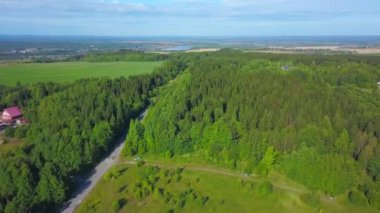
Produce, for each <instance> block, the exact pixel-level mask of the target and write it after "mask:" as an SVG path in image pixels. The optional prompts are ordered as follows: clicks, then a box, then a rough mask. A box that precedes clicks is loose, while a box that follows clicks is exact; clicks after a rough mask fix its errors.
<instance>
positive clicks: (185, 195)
mask: <svg viewBox="0 0 380 213" xmlns="http://www.w3.org/2000/svg"><path fill="white" fill-rule="evenodd" d="M153 166H154V167H156V169H152V168H153ZM208 169H210V171H207V170H208ZM154 170H155V171H154ZM218 171H220V172H221V173H218ZM223 171H225V174H223ZM238 176H241V175H239V174H238V173H235V174H234V173H229V172H228V171H226V170H212V169H211V168H210V167H208V168H207V167H205V168H203V167H185V168H184V169H183V171H180V170H179V169H176V167H175V166H173V164H156V165H152V164H150V165H148V164H147V165H145V166H142V167H137V166H136V165H122V164H119V165H117V166H116V167H114V168H112V169H111V170H110V171H109V172H108V173H107V174H106V175H105V176H104V177H103V179H102V180H101V181H100V182H99V183H98V184H97V186H96V187H95V189H94V190H93V191H92V192H91V194H90V195H89V196H88V197H87V198H86V199H85V200H84V201H83V203H82V204H81V206H80V207H79V208H78V209H77V211H76V212H292V213H293V212H373V210H371V209H369V208H360V207H354V206H352V205H351V204H348V203H347V202H346V201H345V200H344V198H334V199H333V200H330V199H328V198H327V197H324V196H321V195H318V198H317V201H315V200H311V201H307V199H305V197H307V196H306V195H310V192H309V191H307V190H305V189H303V188H302V187H301V188H298V187H297V185H294V184H293V183H292V182H289V181H288V180H287V179H286V178H285V177H283V176H281V175H279V174H274V175H272V176H271V177H269V180H270V181H271V182H272V183H273V192H269V193H264V194H263V193H262V192H260V191H259V190H258V189H259V188H260V185H261V184H262V183H263V182H264V181H266V179H261V178H254V177H244V176H241V177H238Z"/></svg>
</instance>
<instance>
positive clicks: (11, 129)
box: [4, 127, 16, 138]
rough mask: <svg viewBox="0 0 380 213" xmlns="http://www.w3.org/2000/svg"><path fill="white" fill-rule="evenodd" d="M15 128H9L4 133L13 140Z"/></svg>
mask: <svg viewBox="0 0 380 213" xmlns="http://www.w3.org/2000/svg"><path fill="white" fill-rule="evenodd" d="M15 132H16V130H15V128H13V127H7V128H6V129H5V131H4V133H5V136H7V137H9V138H13V137H14V136H15Z"/></svg>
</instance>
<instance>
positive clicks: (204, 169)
mask: <svg viewBox="0 0 380 213" xmlns="http://www.w3.org/2000/svg"><path fill="white" fill-rule="evenodd" d="M120 163H123V164H128V165H136V164H137V162H136V161H123V162H120ZM145 165H148V166H157V167H161V168H168V169H175V168H185V170H189V171H198V172H207V173H212V174H218V175H223V176H229V177H236V178H241V179H244V180H251V181H254V182H261V181H262V180H259V179H258V178H255V177H254V176H252V175H246V174H240V173H236V172H233V171H228V170H225V169H219V168H214V167H207V166H191V165H186V164H183V165H170V164H163V163H154V162H145ZM272 184H273V186H275V187H277V188H279V189H283V190H288V191H292V192H296V193H306V192H308V191H307V190H304V189H301V188H296V187H292V186H289V185H285V184H282V183H276V182H273V181H272Z"/></svg>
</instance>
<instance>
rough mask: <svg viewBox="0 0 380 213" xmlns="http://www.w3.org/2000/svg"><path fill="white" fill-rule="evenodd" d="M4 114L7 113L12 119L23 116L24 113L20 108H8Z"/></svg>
mask: <svg viewBox="0 0 380 213" xmlns="http://www.w3.org/2000/svg"><path fill="white" fill-rule="evenodd" d="M4 112H7V113H8V114H9V116H10V117H12V118H15V117H19V116H22V112H21V110H20V108H19V107H18V106H14V107H9V108H6V109H4Z"/></svg>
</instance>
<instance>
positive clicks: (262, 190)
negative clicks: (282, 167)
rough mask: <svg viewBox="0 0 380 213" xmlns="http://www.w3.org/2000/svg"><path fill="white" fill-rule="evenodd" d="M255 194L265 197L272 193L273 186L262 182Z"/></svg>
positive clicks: (268, 182)
mask: <svg viewBox="0 0 380 213" xmlns="http://www.w3.org/2000/svg"><path fill="white" fill-rule="evenodd" d="M256 192H257V193H258V194H260V195H267V194H270V193H272V192H273V185H272V183H271V182H270V181H264V182H262V183H261V184H260V185H258V187H257V188H256Z"/></svg>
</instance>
